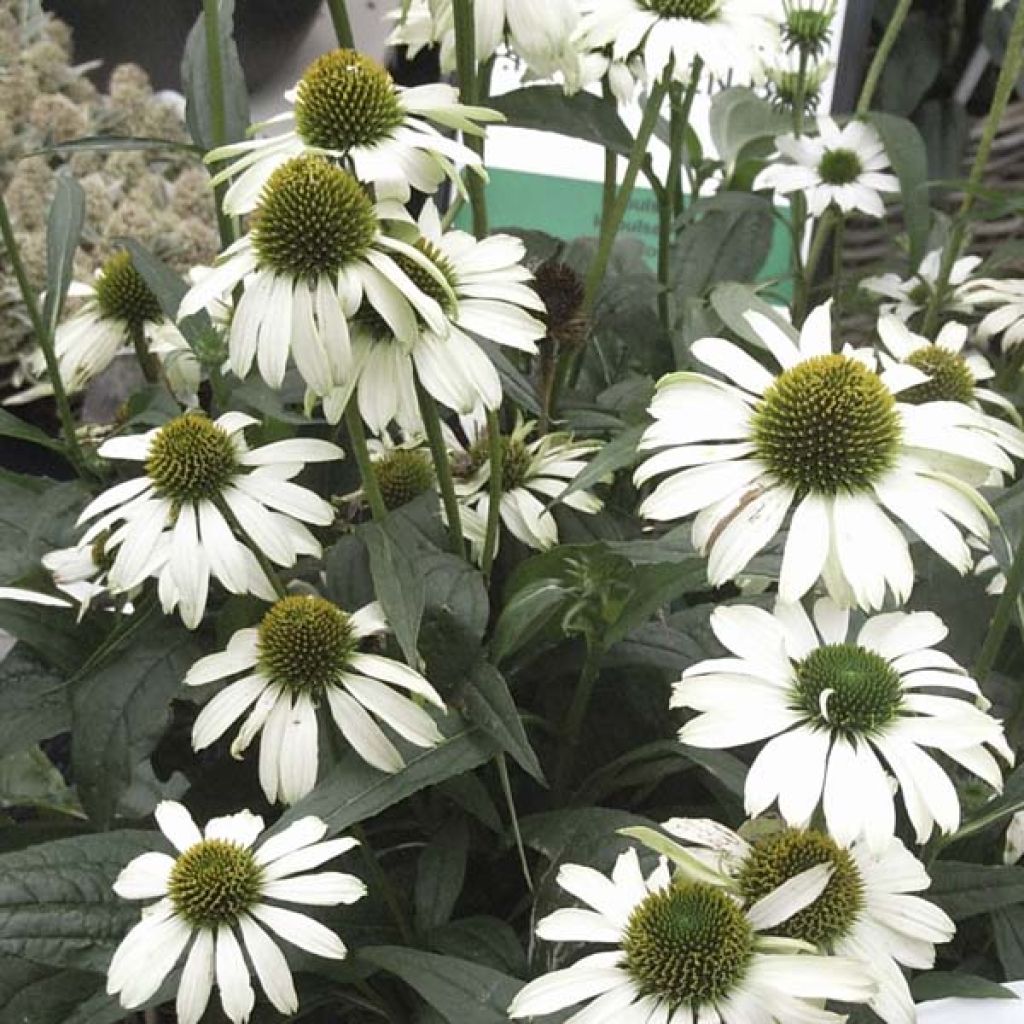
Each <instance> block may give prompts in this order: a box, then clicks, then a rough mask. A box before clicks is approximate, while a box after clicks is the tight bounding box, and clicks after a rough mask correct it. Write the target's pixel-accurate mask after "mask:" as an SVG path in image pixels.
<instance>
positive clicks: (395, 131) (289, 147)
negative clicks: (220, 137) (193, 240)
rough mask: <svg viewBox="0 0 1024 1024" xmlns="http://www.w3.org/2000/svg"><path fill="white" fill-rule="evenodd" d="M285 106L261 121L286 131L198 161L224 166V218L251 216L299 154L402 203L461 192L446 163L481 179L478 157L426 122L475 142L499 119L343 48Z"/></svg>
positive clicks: (310, 73) (306, 76)
mask: <svg viewBox="0 0 1024 1024" xmlns="http://www.w3.org/2000/svg"><path fill="white" fill-rule="evenodd" d="M481 6H482V7H488V6H490V5H489V4H481ZM285 99H286V100H287V101H288V102H289V103H290V104H292V105H293V107H294V109H293V110H292V111H289V112H287V113H285V114H280V115H278V116H277V117H275V118H273V119H272V120H271V121H270V122H268V124H272V125H279V124H282V123H291V124H292V125H293V127H292V128H291V129H290V130H289V131H286V132H284V133H281V134H276V135H271V136H270V137H268V138H263V139H250V140H247V141H245V142H233V143H231V144H230V145H227V146H221V147H220V148H219V149H215V150H212V151H211V152H210V153H208V154H207V156H206V159H207V160H208V161H220V160H231V161H232V163H230V164H229V165H228V166H227V167H226V168H225V169H224V170H223V171H221V172H220V174H218V175H217V176H216V178H215V179H214V181H215V182H217V181H222V180H224V179H227V178H233V179H234V181H233V182H232V184H231V187H230V188H229V189H228V190H227V192H226V193H225V194H224V209H225V210H226V211H227V212H228V213H230V214H234V215H237V214H243V213H248V212H249V211H250V210H252V209H253V208H254V207H255V205H256V203H257V200H258V199H259V196H260V193H261V192H262V190H263V186H264V185H265V184H266V182H267V181H268V179H269V178H270V175H271V174H272V173H273V172H274V171H275V170H277V168H278V167H280V166H281V165H282V164H283V163H285V162H287V161H288V160H290V159H292V158H293V157H296V156H301V155H303V154H318V155H320V156H324V157H329V158H330V159H331V160H336V161H338V162H340V163H341V164H342V165H343V166H345V167H346V168H347V169H348V170H350V171H351V172H352V173H353V174H354V175H355V176H356V177H357V178H358V179H359V180H360V181H362V182H368V183H373V184H377V185H380V186H382V187H383V189H384V191H385V192H386V193H387V194H388V195H391V196H395V197H397V198H399V199H401V200H403V201H407V200H408V199H409V197H410V195H411V188H415V189H418V190H419V191H421V192H428V193H429V192H434V191H435V190H436V189H437V188H438V186H439V185H440V184H441V182H442V181H444V180H445V178H448V179H449V180H451V181H452V182H453V183H454V184H455V185H456V186H457V187H458V188H460V189H461V188H462V182H461V180H460V178H459V172H458V170H457V169H456V166H455V165H456V164H463V165H468V166H470V167H472V168H473V169H474V170H476V171H477V173H479V174H483V173H484V172H483V166H482V164H481V161H480V157H479V155H478V154H476V153H474V152H473V150H471V149H470V148H469V147H468V146H464V145H462V143H459V142H456V141H455V140H454V139H450V138H448V137H447V136H446V135H444V134H442V132H441V131H438V129H437V128H436V127H434V125H440V126H441V127H442V128H454V129H459V130H461V131H463V132H470V133H472V134H476V135H480V134H483V131H482V129H481V127H480V122H485V121H502V120H504V118H503V117H502V116H501V115H500V114H498V113H497V112H496V111H493V110H488V109H487V108H486V107H467V106H464V105H463V104H461V103H459V102H458V92H457V91H456V89H455V88H454V87H453V86H451V85H447V84H443V83H440V82H434V83H431V84H429V85H418V86H414V87H412V88H405V87H403V86H400V85H395V83H394V81H392V78H391V75H390V74H388V71H387V69H386V68H385V67H383V66H382V65H381V64H378V63H377V61H375V60H374V59H373V58H372V57H368V56H366V55H365V54H362V53H357V52H356V51H355V50H345V49H341V50H333V51H332V52H330V53H325V54H323V55H322V56H320V57H318V58H317V59H316V60H315V61H313V63H312V64H310V66H309V67H308V68H307V69H306V71H305V72H304V73H303V75H302V78H301V79H299V81H298V84H297V85H296V86H295V88H294V89H291V90H289V91H288V92H286V93H285ZM430 122H434V124H431V123H430ZM257 127H260V126H259V125H257ZM410 186H411V188H410Z"/></svg>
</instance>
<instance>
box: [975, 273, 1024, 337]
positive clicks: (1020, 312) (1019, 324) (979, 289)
mask: <svg viewBox="0 0 1024 1024" xmlns="http://www.w3.org/2000/svg"><path fill="white" fill-rule="evenodd" d="M961 262H962V261H961ZM961 294H962V297H963V299H964V300H966V301H968V302H970V303H971V304H972V305H976V306H982V307H987V308H988V309H989V312H987V313H986V314H985V316H984V317H982V320H981V323H980V324H978V341H991V340H992V339H993V338H996V337H998V336H1000V335H1002V342H1003V348H1004V349H1011V348H1013V347H1014V345H1019V344H1020V343H1021V342H1022V341H1024V281H1019V280H1010V279H1005V278H1004V279H998V278H989V277H981V278H978V279H977V280H974V281H969V282H967V283H966V284H964V285H963V286H962V288H961Z"/></svg>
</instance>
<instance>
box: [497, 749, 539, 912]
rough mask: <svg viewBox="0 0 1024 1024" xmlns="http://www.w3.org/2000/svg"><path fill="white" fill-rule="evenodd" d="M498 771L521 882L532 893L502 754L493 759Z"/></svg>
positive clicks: (505, 763)
mask: <svg viewBox="0 0 1024 1024" xmlns="http://www.w3.org/2000/svg"><path fill="white" fill-rule="evenodd" d="M494 764H495V765H496V767H497V769H498V781H499V782H500V783H501V792H502V795H503V796H504V797H505V806H506V807H507V808H508V817H509V823H510V824H511V826H512V838H513V839H515V843H516V853H517V854H518V855H519V867H520V868H521V869H522V872H523V881H524V882H526V888H527V890H528V891H529V892H533V877H532V876H531V874H530V863H529V861H528V860H527V859H526V847H525V846H524V845H523V834H522V832H521V831H520V828H519V815H518V814H517V813H516V804H515V799H514V798H513V796H512V783H511V781H510V779H509V777H508V762H507V761H506V760H505V755H504V754H498V756H497V757H496V758H495V759H494Z"/></svg>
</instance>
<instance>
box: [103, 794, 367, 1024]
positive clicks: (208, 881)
mask: <svg viewBox="0 0 1024 1024" xmlns="http://www.w3.org/2000/svg"><path fill="white" fill-rule="evenodd" d="M156 821H157V824H158V825H159V826H160V830H161V831H162V832H163V834H164V835H165V836H166V837H167V839H168V840H169V842H170V843H171V845H172V846H173V847H174V848H175V850H176V851H177V853H176V855H175V856H170V855H168V854H166V853H158V852H153V853H144V854H141V855H140V856H138V857H136V858H135V859H134V860H133V861H131V863H129V864H128V865H127V867H125V868H124V870H123V871H122V872H121V873H120V875H118V877H117V881H116V882H115V883H114V891H115V892H116V893H117V895H118V896H121V897H122V898H123V899H128V900H145V899H157V902H156V903H153V904H151V905H150V906H148V907H146V908H145V910H144V911H143V916H142V920H141V921H139V923H138V924H137V925H135V927H134V928H132V929H131V931H130V932H128V934H127V935H126V936H125V937H124V940H123V941H122V942H121V944H120V946H118V947H117V951H116V952H115V953H114V957H113V959H112V960H111V961H110V966H109V968H108V970H107V992H108V993H109V994H110V995H119V996H120V998H121V1005H122V1006H124V1007H125V1008H126V1009H133V1008H134V1007H137V1006H141V1005H142V1004H143V1003H145V1002H146V1001H147V1000H148V999H150V998H151V997H152V996H153V994H154V993H155V992H156V991H157V989H158V988H159V987H160V985H161V984H162V983H163V980H164V978H166V977H167V975H168V974H169V973H170V972H171V971H172V970H173V969H174V967H175V965H176V964H177V963H178V961H179V960H180V959H181V958H182V956H183V955H184V956H185V965H184V967H183V968H182V972H181V979H180V981H179V983H178V996H177V1004H176V1010H177V1019H178V1020H179V1021H180V1024H197V1022H198V1021H199V1019H200V1018H201V1017H202V1016H203V1013H204V1011H205V1010H206V1006H207V1003H208V1002H209V1001H210V994H211V991H212V989H213V984H214V981H216V983H217V987H218V988H219V989H220V999H221V1005H222V1006H223V1008H224V1013H225V1014H226V1015H227V1017H228V1019H229V1020H231V1021H232V1022H233V1024H244V1022H245V1021H246V1020H248V1019H249V1015H250V1014H251V1013H252V1009H253V1005H254V1003H255V999H256V997H255V993H254V992H253V988H252V982H251V981H250V976H249V967H248V965H247V964H246V961H245V958H244V957H243V954H242V949H243V947H244V949H245V952H246V953H247V954H248V957H249V961H250V962H251V964H252V967H253V969H254V970H255V972H256V977H257V978H258V979H259V982H260V985H261V987H262V988H263V991H264V992H265V993H266V995H267V998H268V999H269V1000H270V1002H271V1003H272V1004H273V1005H274V1007H275V1008H276V1009H277V1010H278V1011H279V1012H281V1013H283V1014H292V1013H295V1011H296V1010H297V1009H298V1005H299V1001H298V997H297V996H296V993H295V983H294V981H293V980H292V975H291V971H290V970H289V968H288V963H287V961H286V960H285V958H284V954H283V953H282V952H281V950H280V948H279V946H278V944H277V943H276V942H275V941H274V939H273V938H271V936H270V935H268V933H267V930H268V929H269V931H270V932H272V933H274V934H275V935H277V936H279V937H280V938H282V939H285V940H286V941H287V942H289V943H291V944H292V945H294V946H297V947H299V948H300V949H303V950H305V951H306V952H308V953H312V954H314V955H315V956H323V957H328V958H331V959H335V960H340V959H343V958H344V957H345V955H346V949H345V945H344V943H343V942H342V941H341V940H340V939H339V938H338V937H337V935H335V934H334V932H332V931H330V930H329V929H328V928H325V927H324V926H323V925H322V924H320V923H319V922H318V921H315V920H313V919H312V918H311V917H307V916H306V915H305V914H300V913H297V912H296V911H294V910H289V909H286V908H285V907H282V906H279V905H278V904H279V903H309V904H314V905H318V906H336V905H337V904H339V903H355V902H356V901H357V900H359V899H361V898H362V897H363V895H364V894H365V892H366V887H365V886H364V885H363V883H362V882H361V881H360V880H359V879H358V878H356V877H355V876H354V875H346V874H342V873H341V872H337V871H318V872H314V873H312V874H309V873H308V872H309V871H310V869H312V868H316V867H319V866H320V865H321V864H323V863H325V862H326V861H328V860H332V859H333V858H335V857H338V856H340V855H341V854H343V853H345V852H346V851H348V850H351V849H352V847H354V846H357V845H358V844H357V843H356V841H355V840H354V839H331V840H328V841H326V842H321V840H322V839H323V837H324V836H325V835H326V834H327V826H326V825H325V824H324V823H323V822H322V821H321V820H320V819H319V818H312V817H310V818H302V819H300V820H299V821H296V822H293V823H292V824H291V825H289V826H288V827H287V828H285V829H283V830H282V831H280V832H279V833H277V834H276V835H274V836H272V837H269V838H267V839H264V840H263V841H262V842H258V839H259V835H260V833H261V832H262V831H263V819H262V818H260V817H259V816H257V815H255V814H252V813H250V812H249V811H240V812H239V813H237V814H231V815H228V816H227V817H223V818H214V819H212V820H211V821H209V822H208V823H207V825H206V828H205V830H204V831H203V832H200V831H199V829H198V828H197V827H196V825H195V822H193V820H192V816H191V815H190V814H189V812H188V811H187V810H186V809H185V808H184V807H183V806H182V805H181V804H178V803H174V802H173V801H169V800H165V801H164V802H163V803H161V804H159V805H158V806H157V809H156ZM239 939H241V943H240V942H239ZM186 950H188V952H187V954H186Z"/></svg>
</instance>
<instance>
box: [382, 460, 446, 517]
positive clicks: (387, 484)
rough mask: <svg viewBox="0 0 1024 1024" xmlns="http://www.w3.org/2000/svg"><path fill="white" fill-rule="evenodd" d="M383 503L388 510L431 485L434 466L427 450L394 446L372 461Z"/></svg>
mask: <svg viewBox="0 0 1024 1024" xmlns="http://www.w3.org/2000/svg"><path fill="white" fill-rule="evenodd" d="M373 475H374V476H375V477H376V478H377V485H378V486H379V487H380V493H381V497H382V498H383V499H384V505H385V507H386V508H387V509H388V511H391V510H392V509H396V508H400V507H401V506H402V505H405V504H408V503H409V502H410V501H412V499H413V498H415V497H418V496H419V495H421V494H424V493H426V492H427V491H429V490H430V489H431V488H432V487H433V486H434V465H433V463H432V462H431V461H430V457H429V456H428V455H427V453H426V452H421V451H416V450H413V449H408V448H396V449H394V451H390V452H388V453H387V454H386V455H384V456H383V457H382V458H379V459H377V460H376V461H375V462H374V463H373Z"/></svg>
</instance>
